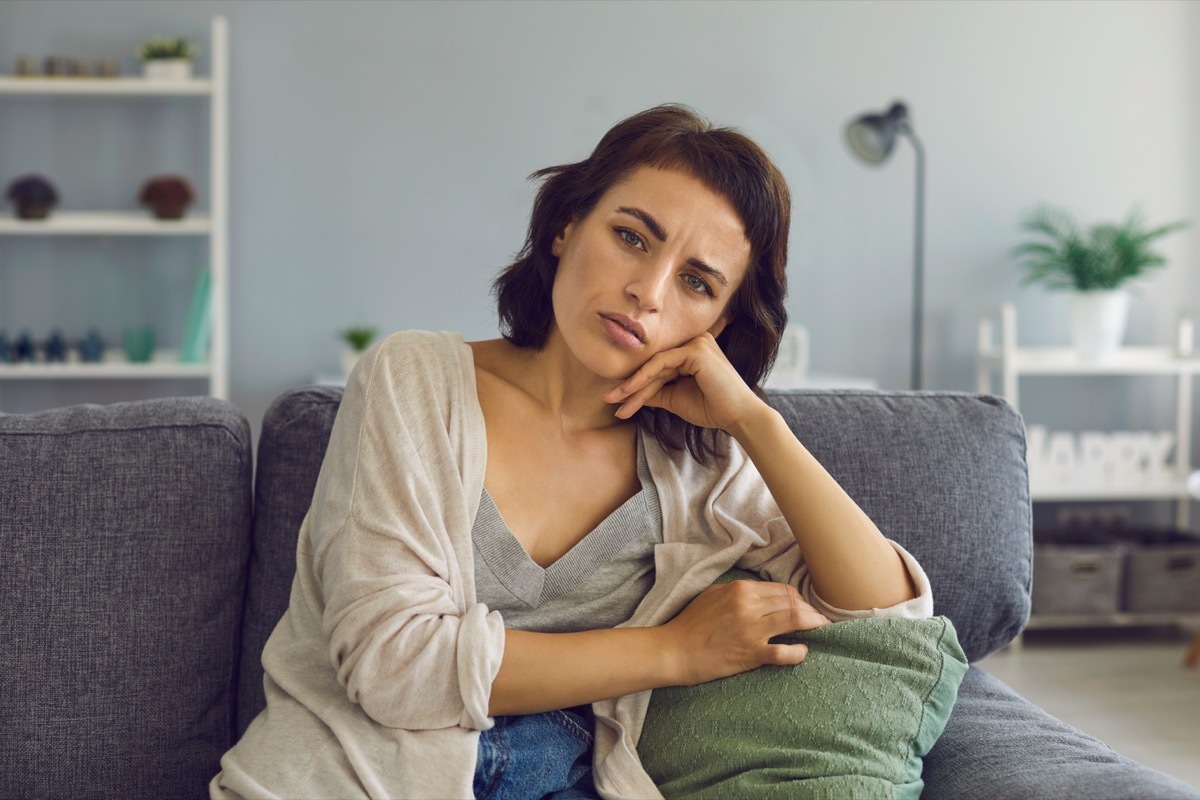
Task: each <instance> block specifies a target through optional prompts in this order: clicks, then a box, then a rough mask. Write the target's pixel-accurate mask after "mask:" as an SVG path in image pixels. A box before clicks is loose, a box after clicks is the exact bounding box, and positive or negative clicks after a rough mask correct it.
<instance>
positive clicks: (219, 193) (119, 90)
mask: <svg viewBox="0 0 1200 800" xmlns="http://www.w3.org/2000/svg"><path fill="white" fill-rule="evenodd" d="M209 52H210V53H211V73H212V74H211V75H209V76H208V77H194V78H191V79H188V80H182V81H163V80H147V79H145V78H141V77H131V76H125V77H114V78H87V77H77V78H76V77H70V78H68V77H64V78H38V77H15V76H11V75H0V102H3V100H4V98H5V97H16V96H63V97H66V98H70V97H80V96H96V95H103V96H112V97H166V98H184V99H189V100H190V99H195V98H199V99H207V100H208V103H209V115H208V116H209V133H210V138H209V141H210V150H209V192H210V200H209V209H208V211H207V213H203V212H202V213H192V212H190V211H189V213H188V214H187V215H186V216H185V217H184V218H183V219H181V220H159V219H155V218H153V217H152V216H150V214H149V212H122V211H113V212H107V211H86V212H83V211H75V212H71V211H55V212H52V213H51V215H50V217H49V218H47V219H45V220H21V219H17V218H16V216H15V215H13V214H2V215H0V237H9V236H106V237H107V236H130V237H159V236H200V237H206V238H207V239H208V253H209V258H208V262H209V263H208V265H207V268H208V271H209V275H210V289H209V296H210V300H209V302H210V314H211V317H212V328H211V331H212V332H211V339H210V342H209V348H208V359H207V361H205V362H204V363H201V364H191V363H187V364H185V363H181V362H180V361H179V354H178V352H177V351H175V350H171V349H165V348H159V349H158V350H157V351H156V352H155V354H154V357H153V359H152V360H151V361H149V362H147V363H130V362H128V361H126V360H125V358H124V355H123V354H122V353H120V352H114V351H119V350H120V348H112V347H110V348H109V353H108V355H107V356H106V357H105V359H104V360H103V361H101V362H98V363H80V362H74V361H72V362H67V363H20V364H0V382H2V381H7V380H48V381H57V380H63V379H84V380H87V379H103V380H111V379H122V380H148V379H160V378H191V379H202V380H206V381H207V383H208V393H209V394H211V395H213V396H215V397H220V398H224V399H228V397H229V28H228V24H227V22H226V20H225V18H224V17H220V16H218V17H214V18H213V20H212V26H211V39H210V49H209ZM2 246H3V243H2V242H0V247H2ZM0 268H2V262H0ZM191 290H192V287H191V286H190V285H189V286H187V287H186V290H185V291H188V292H190V291H191Z"/></svg>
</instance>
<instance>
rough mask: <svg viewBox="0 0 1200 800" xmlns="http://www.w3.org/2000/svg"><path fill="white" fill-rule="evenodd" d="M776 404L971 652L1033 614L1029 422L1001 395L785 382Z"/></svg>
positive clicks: (988, 646)
mask: <svg viewBox="0 0 1200 800" xmlns="http://www.w3.org/2000/svg"><path fill="white" fill-rule="evenodd" d="M769 398H770V400H771V403H772V404H773V405H774V406H775V407H776V408H778V409H779V411H780V413H782V414H783V416H784V418H785V419H786V420H787V421H788V424H789V425H790V426H791V427H792V430H794V431H795V432H796V434H797V436H798V437H799V438H800V441H801V442H803V443H804V445H805V447H807V448H808V450H809V451H810V452H811V453H812V454H813V455H814V456H816V458H817V460H818V461H820V462H821V463H822V464H823V465H824V466H825V468H826V469H827V470H829V472H830V473H831V474H832V475H833V477H834V478H836V479H837V480H838V482H839V483H841V485H842V487H843V488H845V489H846V491H847V492H848V493H849V494H850V496H851V497H853V498H854V499H855V500H856V501H857V502H858V504H859V505H860V506H861V507H862V508H863V510H864V511H866V513H867V515H868V516H870V517H871V519H872V520H873V521H874V522H875V524H876V525H878V526H879V529H880V530H881V531H883V534H884V535H885V536H887V537H888V538H889V539H894V540H895V541H897V542H899V543H900V544H901V545H902V546H903V547H904V548H905V549H907V550H908V551H909V552H910V553H912V554H913V555H914V556H915V557H916V559H917V561H919V562H920V563H921V566H923V567H924V568H925V572H926V573H927V574H928V575H929V581H930V583H931V584H932V585H933V602H934V613H936V614H944V615H945V616H947V617H949V618H950V619H951V621H952V622H953V623H954V627H955V628H956V629H957V630H958V637H959V642H960V643H961V644H962V648H963V651H964V652H965V653H966V654H967V658H968V659H969V660H970V661H977V660H979V659H981V658H983V657H984V656H986V655H987V654H988V653H991V652H993V651H995V650H998V649H999V648H1001V647H1003V646H1004V645H1005V644H1007V643H1008V642H1009V641H1011V640H1012V638H1013V637H1014V636H1016V634H1017V633H1018V632H1019V631H1020V630H1021V628H1022V627H1024V625H1025V622H1026V620H1027V619H1028V618H1029V582H1030V575H1031V569H1032V567H1031V563H1032V558H1033V533H1032V520H1031V512H1030V502H1029V481H1028V477H1027V472H1026V466H1025V428H1024V425H1023V423H1022V421H1021V417H1020V416H1019V415H1018V414H1017V412H1016V411H1014V410H1013V408H1012V407H1011V406H1010V405H1008V404H1007V403H1006V402H1004V401H1003V400H1001V399H999V398H996V397H991V396H987V395H976V394H966V393H958V392H920V393H911V392H869V391H850V390H843V391H780V392H771V393H769Z"/></svg>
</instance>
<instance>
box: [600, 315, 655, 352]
mask: <svg viewBox="0 0 1200 800" xmlns="http://www.w3.org/2000/svg"><path fill="white" fill-rule="evenodd" d="M600 319H601V320H602V321H603V323H604V331H605V333H607V334H608V338H610V339H612V340H613V342H615V343H616V344H618V345H620V346H621V347H624V348H627V349H629V350H635V349H637V348H639V347H641V346H642V345H643V344H644V343H643V342H642V339H641V337H642V336H644V335H645V334H644V333H643V332H642V331H641V326H640V325H638V324H637V323H636V322H633V321H632V320H628V318H624V319H623V318H621V317H610V316H607V315H605V314H601V315H600ZM618 320H620V321H618ZM626 325H628V326H629V327H626ZM630 328H634V330H636V331H637V332H636V333H635V332H634V330H630Z"/></svg>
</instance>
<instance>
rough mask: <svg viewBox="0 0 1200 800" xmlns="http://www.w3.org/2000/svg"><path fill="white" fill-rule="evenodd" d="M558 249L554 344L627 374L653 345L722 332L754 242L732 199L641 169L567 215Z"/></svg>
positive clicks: (682, 177) (668, 173) (595, 367)
mask: <svg viewBox="0 0 1200 800" xmlns="http://www.w3.org/2000/svg"><path fill="white" fill-rule="evenodd" d="M552 252H553V254H554V255H556V256H558V271H557V273H556V274H555V278H554V287H553V290H552V295H551V296H552V301H553V305H554V326H553V327H552V329H551V331H550V342H551V343H553V342H554V340H555V339H556V338H557V339H560V340H561V341H562V342H563V343H564V344H565V345H566V347H567V348H568V349H569V350H570V352H571V353H572V354H573V355H574V356H575V357H576V358H577V359H578V360H579V361H581V362H582V363H583V364H584V365H585V366H586V367H587V368H588V369H590V370H591V371H592V372H593V373H595V374H596V375H600V376H602V377H605V378H610V379H614V380H621V379H624V378H626V377H628V376H629V375H630V374H632V373H633V372H634V371H635V370H636V369H637V368H638V367H640V366H641V365H642V364H644V363H645V362H646V361H647V360H648V359H649V358H650V357H651V356H653V355H654V354H655V353H658V352H660V351H662V350H669V349H671V348H674V347H678V346H680V345H682V344H684V343H686V342H688V341H690V340H692V339H694V338H695V337H697V336H699V335H700V334H701V333H703V332H705V331H711V332H712V334H713V335H714V336H716V335H718V334H719V333H720V332H721V330H722V329H723V328H724V327H725V324H726V323H727V322H729V319H728V318H727V317H726V307H727V305H728V303H729V300H730V298H732V297H733V294H734V292H735V291H736V290H737V288H738V286H739V285H741V282H742V278H743V277H744V276H745V274H746V269H747V268H748V265H749V261H750V242H749V241H747V240H746V235H745V231H744V228H743V225H742V220H741V218H740V217H739V216H738V214H737V212H736V211H735V210H734V208H733V206H732V205H731V204H730V203H729V201H728V200H726V199H725V198H724V197H722V196H721V195H719V194H717V193H716V192H714V191H712V190H711V189H709V188H708V187H707V186H705V185H704V184H703V183H701V182H700V181H699V180H697V179H696V178H693V177H692V176H690V175H688V174H686V173H683V172H676V171H673V170H662V169H656V168H653V167H640V168H638V169H637V170H636V171H634V172H633V173H632V174H631V175H630V176H629V177H628V178H627V179H626V180H624V181H622V182H621V183H618V184H616V185H614V186H613V187H612V188H610V189H609V190H608V191H607V192H605V193H604V195H603V196H601V198H600V200H599V201H598V202H597V203H596V206H595V208H594V209H592V212H591V213H590V214H588V215H587V216H586V217H584V218H583V219H581V220H573V221H572V222H571V223H569V224H568V225H567V226H566V228H565V229H564V230H563V232H562V233H561V234H560V235H559V236H558V238H556V239H555V240H554V244H553V246H552Z"/></svg>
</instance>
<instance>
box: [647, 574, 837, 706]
mask: <svg viewBox="0 0 1200 800" xmlns="http://www.w3.org/2000/svg"><path fill="white" fill-rule="evenodd" d="M828 624H829V619H828V618H826V617H825V616H824V615H823V614H821V612H819V611H817V610H816V609H815V608H813V607H812V606H811V605H809V604H808V603H806V602H805V601H804V600H803V599H802V598H801V597H800V592H799V591H798V590H797V589H796V587H794V586H789V585H788V584H786V583H774V582H769V581H730V582H729V583H722V584H715V585H713V586H710V587H708V588H707V589H705V590H704V591H703V592H701V593H700V594H699V595H697V596H696V598H695V599H694V600H692V602H691V603H689V604H688V606H687V607H686V608H684V609H683V611H681V612H679V614H678V615H677V616H676V617H675V618H674V619H672V620H671V621H670V622H667V623H666V624H664V625H663V626H662V632H663V633H665V634H667V636H668V642H669V647H671V648H672V652H673V655H674V657H675V663H676V669H675V671H676V673H677V676H678V679H679V685H682V686H692V685H695V684H697V683H704V682H705V681H711V680H716V679H717V678H725V677H728V676H729V675H736V674H738V673H741V672H746V671H748V670H752V669H754V668H756V667H760V666H762V665H763V664H777V665H788V664H799V663H800V662H801V661H803V660H804V657H805V656H806V655H808V648H807V647H805V646H804V645H802V644H769V643H768V640H769V639H771V638H772V637H774V636H779V635H781V634H785V633H792V632H794V631H806V630H811V629H813V628H818V627H820V626H822V625H828Z"/></svg>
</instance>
